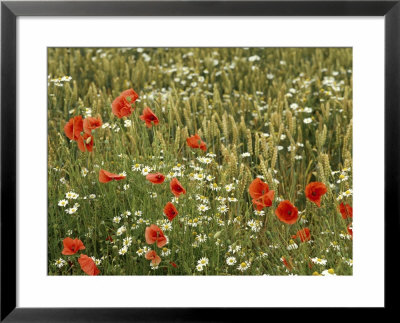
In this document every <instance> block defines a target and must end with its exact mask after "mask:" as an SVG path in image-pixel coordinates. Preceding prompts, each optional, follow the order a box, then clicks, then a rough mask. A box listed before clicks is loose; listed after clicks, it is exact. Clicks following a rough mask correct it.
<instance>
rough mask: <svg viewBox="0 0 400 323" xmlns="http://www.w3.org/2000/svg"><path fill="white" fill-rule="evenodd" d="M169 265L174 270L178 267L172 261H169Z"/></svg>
mask: <svg viewBox="0 0 400 323" xmlns="http://www.w3.org/2000/svg"><path fill="white" fill-rule="evenodd" d="M169 263H170V264H171V266H172V267H174V268H177V267H178V265H177V264H176V263H174V262H173V261H170V262H169Z"/></svg>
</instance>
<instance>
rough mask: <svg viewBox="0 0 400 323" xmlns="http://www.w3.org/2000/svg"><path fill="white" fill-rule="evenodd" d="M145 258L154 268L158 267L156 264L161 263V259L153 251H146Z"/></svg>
mask: <svg viewBox="0 0 400 323" xmlns="http://www.w3.org/2000/svg"><path fill="white" fill-rule="evenodd" d="M145 257H146V259H147V260H151V263H152V264H153V265H154V266H158V264H159V263H160V262H161V258H160V257H159V256H158V255H157V253H156V252H155V251H154V250H150V251H147V253H146V256H145Z"/></svg>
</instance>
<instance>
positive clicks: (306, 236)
mask: <svg viewBox="0 0 400 323" xmlns="http://www.w3.org/2000/svg"><path fill="white" fill-rule="evenodd" d="M292 238H293V239H296V238H300V241H301V242H305V241H309V240H310V239H311V234H310V229H309V228H304V229H301V230H299V231H297V233H296V235H294V236H292Z"/></svg>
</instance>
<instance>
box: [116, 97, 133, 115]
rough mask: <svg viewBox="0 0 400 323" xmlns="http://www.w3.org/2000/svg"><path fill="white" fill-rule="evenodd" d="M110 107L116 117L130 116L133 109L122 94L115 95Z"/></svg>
mask: <svg viewBox="0 0 400 323" xmlns="http://www.w3.org/2000/svg"><path fill="white" fill-rule="evenodd" d="M111 108H112V113H114V115H116V116H117V117H118V118H122V117H127V116H130V115H131V113H132V111H133V109H132V106H131V103H129V102H128V100H127V99H126V98H124V97H123V96H119V97H117V98H116V99H115V100H114V101H113V103H112V105H111Z"/></svg>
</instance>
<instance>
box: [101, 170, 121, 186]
mask: <svg viewBox="0 0 400 323" xmlns="http://www.w3.org/2000/svg"><path fill="white" fill-rule="evenodd" d="M124 178H125V176H122V175H118V174H113V173H110V172H107V171H106V170H104V169H100V172H99V182H100V183H108V182H111V181H112V180H113V179H115V180H116V181H119V180H120V179H124Z"/></svg>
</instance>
